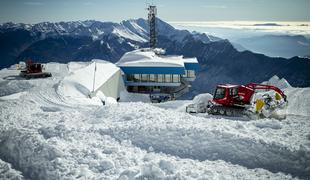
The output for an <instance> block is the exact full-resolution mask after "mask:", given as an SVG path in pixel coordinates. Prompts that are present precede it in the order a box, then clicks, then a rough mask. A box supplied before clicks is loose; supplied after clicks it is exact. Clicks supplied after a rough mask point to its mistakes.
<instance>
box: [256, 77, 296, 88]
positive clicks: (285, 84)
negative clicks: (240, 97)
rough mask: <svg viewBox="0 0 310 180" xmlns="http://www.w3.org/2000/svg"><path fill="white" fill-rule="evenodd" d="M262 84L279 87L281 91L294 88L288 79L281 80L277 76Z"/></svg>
mask: <svg viewBox="0 0 310 180" xmlns="http://www.w3.org/2000/svg"><path fill="white" fill-rule="evenodd" d="M262 84H268V85H273V86H276V87H278V88H279V89H285V88H290V87H292V86H291V85H290V84H289V83H288V82H287V80H286V79H284V78H282V79H280V78H279V77H278V76H277V75H274V76H272V77H271V78H270V79H269V80H268V81H265V82H263V83H262Z"/></svg>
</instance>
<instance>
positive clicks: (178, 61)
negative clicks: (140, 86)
mask: <svg viewBox="0 0 310 180" xmlns="http://www.w3.org/2000/svg"><path fill="white" fill-rule="evenodd" d="M163 52H164V50H162V49H150V48H144V49H138V50H134V51H131V52H127V53H125V54H124V55H123V57H122V58H121V59H120V60H119V61H118V62H117V63H116V64H117V66H119V67H120V68H121V69H122V70H123V72H124V73H126V74H185V69H194V70H195V69H198V61H197V59H196V58H183V56H166V55H163Z"/></svg>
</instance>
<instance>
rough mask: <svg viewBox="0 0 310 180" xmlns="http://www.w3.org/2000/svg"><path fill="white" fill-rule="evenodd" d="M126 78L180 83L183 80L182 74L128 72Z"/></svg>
mask: <svg viewBox="0 0 310 180" xmlns="http://www.w3.org/2000/svg"><path fill="white" fill-rule="evenodd" d="M126 80H127V81H132V82H156V83H179V82H180V81H181V79H180V75H177V74H127V77H126Z"/></svg>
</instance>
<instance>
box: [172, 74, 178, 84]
mask: <svg viewBox="0 0 310 180" xmlns="http://www.w3.org/2000/svg"><path fill="white" fill-rule="evenodd" d="M172 81H173V82H174V83H177V82H180V75H177V74H173V75H172Z"/></svg>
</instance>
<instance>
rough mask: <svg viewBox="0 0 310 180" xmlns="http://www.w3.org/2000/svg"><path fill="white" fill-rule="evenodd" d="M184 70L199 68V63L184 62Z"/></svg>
mask: <svg viewBox="0 0 310 180" xmlns="http://www.w3.org/2000/svg"><path fill="white" fill-rule="evenodd" d="M184 66H185V69H186V70H199V64H198V63H184Z"/></svg>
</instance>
